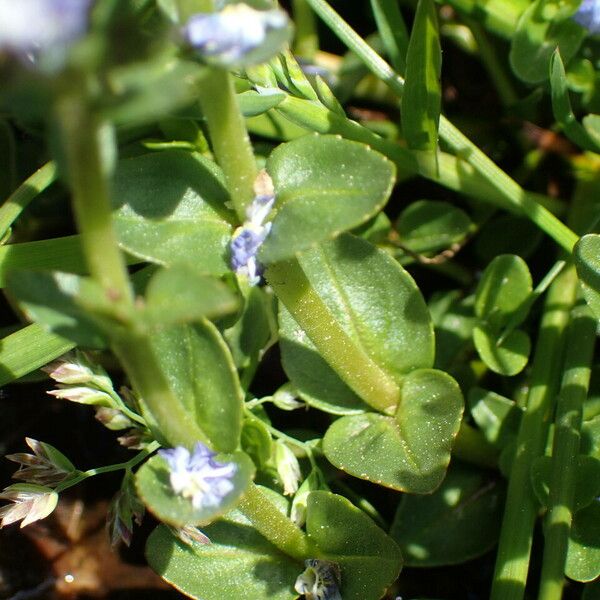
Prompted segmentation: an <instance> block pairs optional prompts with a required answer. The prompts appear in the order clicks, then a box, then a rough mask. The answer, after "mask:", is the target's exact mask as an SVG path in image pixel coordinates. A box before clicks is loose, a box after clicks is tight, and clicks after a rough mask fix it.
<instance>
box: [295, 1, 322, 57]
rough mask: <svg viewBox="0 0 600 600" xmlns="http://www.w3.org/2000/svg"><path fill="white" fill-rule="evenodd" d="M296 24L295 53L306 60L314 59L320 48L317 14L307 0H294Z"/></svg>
mask: <svg viewBox="0 0 600 600" xmlns="http://www.w3.org/2000/svg"><path fill="white" fill-rule="evenodd" d="M292 6H293V8H294V25H295V27H296V33H295V36H294V50H293V51H294V54H295V55H296V56H301V57H302V58H304V59H306V60H312V59H313V58H314V56H315V54H316V53H317V52H318V50H319V36H318V33H317V24H316V22H315V21H316V20H315V15H314V13H313V11H312V10H311V8H310V6H308V4H307V3H306V0H293V2H292Z"/></svg>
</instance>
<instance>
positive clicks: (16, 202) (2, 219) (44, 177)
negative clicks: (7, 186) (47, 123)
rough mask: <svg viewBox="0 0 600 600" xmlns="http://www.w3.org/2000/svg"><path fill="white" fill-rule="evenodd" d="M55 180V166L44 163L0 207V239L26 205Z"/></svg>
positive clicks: (51, 163) (50, 163)
mask: <svg viewBox="0 0 600 600" xmlns="http://www.w3.org/2000/svg"><path fill="white" fill-rule="evenodd" d="M55 179H56V165H55V164H54V163H53V162H49V163H46V164H45V165H44V166H43V167H40V168H39V169H38V170H37V171H36V172H35V173H33V174H32V175H30V176H29V177H28V178H27V179H26V180H25V181H24V182H23V183H22V184H21V185H20V186H19V187H18V188H17V189H16V190H15V191H14V192H13V193H12V194H11V195H10V196H9V198H8V200H6V202H5V203H4V204H3V205H2V206H0V239H2V238H3V237H4V236H5V235H6V233H7V232H8V229H9V227H10V226H11V225H12V224H13V223H14V221H15V219H16V218H17V217H18V216H19V215H20V214H21V213H22V212H23V210H24V209H25V208H26V207H27V205H28V204H29V203H30V202H31V201H32V200H33V199H34V198H35V197H36V196H37V195H38V194H40V193H41V192H42V191H44V190H45V189H46V188H47V187H48V186H49V185H50V184H51V183H53V182H54V180H55Z"/></svg>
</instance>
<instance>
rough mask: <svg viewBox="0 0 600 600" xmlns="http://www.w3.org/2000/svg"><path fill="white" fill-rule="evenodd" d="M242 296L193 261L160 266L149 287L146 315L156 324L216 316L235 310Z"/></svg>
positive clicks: (188, 321)
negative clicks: (203, 272) (234, 292)
mask: <svg viewBox="0 0 600 600" xmlns="http://www.w3.org/2000/svg"><path fill="white" fill-rule="evenodd" d="M238 308H239V300H238V298H236V297H235V296H234V294H233V293H232V292H231V290H230V289H229V288H228V287H227V286H226V285H225V284H224V283H222V282H221V281H219V280H218V279H215V278H214V277H208V276H206V275H203V274H202V273H201V272H199V271H198V269H197V268H196V267H193V266H192V265H189V264H183V265H180V264H178V265H173V266H172V267H167V268H164V269H160V270H159V271H158V273H156V274H155V275H154V276H153V277H152V279H151V280H150V282H149V283H148V287H147V289H146V305H145V309H144V313H145V316H146V317H147V318H148V320H149V322H150V323H151V324H152V325H154V326H165V325H177V324H182V323H191V322H193V321H199V320H200V319H202V318H203V317H206V318H208V319H214V318H217V317H222V316H223V315H226V314H229V313H232V312H235V311H236V310H237V309H238Z"/></svg>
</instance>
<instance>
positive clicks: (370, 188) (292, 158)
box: [259, 135, 395, 263]
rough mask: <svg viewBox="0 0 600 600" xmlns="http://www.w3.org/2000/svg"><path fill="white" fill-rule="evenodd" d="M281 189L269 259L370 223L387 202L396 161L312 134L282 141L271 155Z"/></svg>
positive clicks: (265, 256) (265, 252)
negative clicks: (368, 221) (369, 220)
mask: <svg viewBox="0 0 600 600" xmlns="http://www.w3.org/2000/svg"><path fill="white" fill-rule="evenodd" d="M267 170H268V172H269V174H270V175H271V177H272V178H273V183H274V186H275V190H276V192H277V203H276V207H275V208H276V213H275V218H274V219H273V227H272V230H271V233H270V234H269V237H268V238H267V239H266V241H265V243H264V244H263V245H262V247H261V250H260V253H259V257H260V259H261V260H262V261H263V262H264V263H271V262H276V261H280V260H286V259H289V258H291V257H293V256H294V255H295V254H296V253H297V252H299V251H301V250H305V249H307V248H310V247H311V246H313V245H315V244H316V243H318V242H322V241H324V240H327V239H330V238H333V237H335V236H336V235H338V234H339V233H341V232H342V231H345V230H347V229H352V228H353V227H356V226H358V225H360V224H362V223H365V222H366V221H367V220H368V219H370V218H371V217H372V216H373V215H375V213H377V212H378V211H379V210H381V208H383V206H384V204H385V203H386V201H387V199H388V197H389V195H390V193H391V191H392V186H393V184H394V174H395V168H394V165H393V164H392V163H391V162H390V161H389V160H388V159H387V158H385V157H384V156H383V155H381V154H379V153H378V152H375V151H374V150H371V148H369V147H368V146H365V145H364V144H359V143H357V142H351V141H349V140H345V139H342V138H340V137H337V136H330V135H323V136H319V135H307V136H304V137H301V138H299V139H297V140H294V141H292V142H289V143H287V144H282V145H281V146H279V147H278V148H277V149H276V150H274V151H273V153H272V154H271V156H270V157H269V159H268V161H267Z"/></svg>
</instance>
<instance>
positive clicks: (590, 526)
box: [565, 500, 600, 581]
mask: <svg viewBox="0 0 600 600" xmlns="http://www.w3.org/2000/svg"><path fill="white" fill-rule="evenodd" d="M565 574H566V576H567V577H569V578H570V579H574V580H575V581H593V580H594V579H596V577H598V576H600V502H599V501H598V500H595V501H594V502H592V504H590V505H589V506H588V507H586V508H584V509H583V510H580V511H579V512H577V513H575V515H574V516H573V524H572V526H571V535H570V538H569V549H568V552H567V564H566V567H565Z"/></svg>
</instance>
